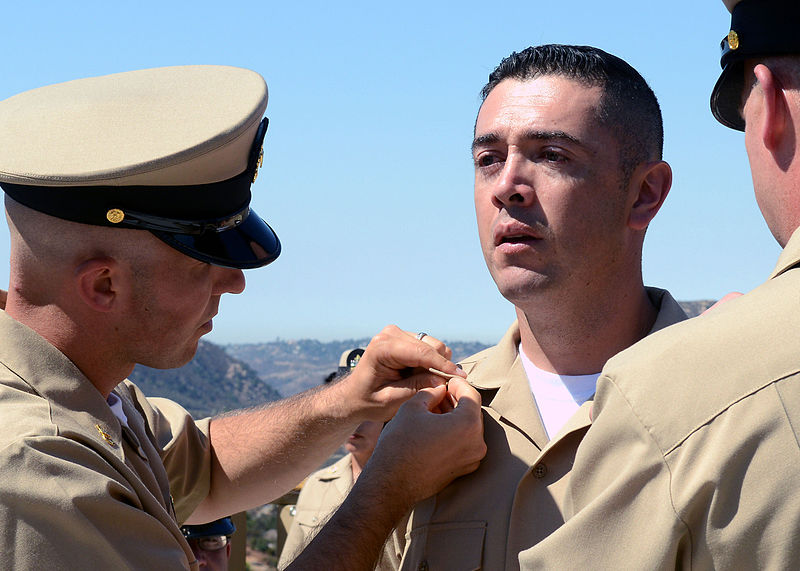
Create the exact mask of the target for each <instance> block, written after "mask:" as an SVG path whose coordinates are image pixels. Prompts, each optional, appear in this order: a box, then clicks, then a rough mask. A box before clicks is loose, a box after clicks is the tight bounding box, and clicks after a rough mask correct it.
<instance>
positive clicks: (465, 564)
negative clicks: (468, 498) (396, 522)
mask: <svg viewBox="0 0 800 571" xmlns="http://www.w3.org/2000/svg"><path fill="white" fill-rule="evenodd" d="M485 537H486V522H485V521H460V522H448V523H432V524H428V525H424V526H421V527H418V528H416V529H412V530H411V531H410V532H409V533H408V534H407V535H406V542H407V547H406V552H405V554H404V556H403V561H402V563H401V565H400V569H401V571H476V570H478V569H481V561H482V559H483V542H484V538H485Z"/></svg>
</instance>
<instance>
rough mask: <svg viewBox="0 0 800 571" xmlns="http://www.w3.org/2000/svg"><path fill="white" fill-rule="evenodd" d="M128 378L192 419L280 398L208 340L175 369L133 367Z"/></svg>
mask: <svg viewBox="0 0 800 571" xmlns="http://www.w3.org/2000/svg"><path fill="white" fill-rule="evenodd" d="M130 379H131V380H132V381H133V382H134V383H136V384H137V385H138V386H139V388H141V389H142V390H143V391H144V393H145V394H146V395H147V396H154V397H155V396H159V397H167V398H170V399H172V400H174V401H176V402H178V403H180V404H181V405H183V406H184V407H185V408H186V409H187V410H188V411H189V412H190V413H192V416H194V417H195V418H203V417H206V416H211V415H215V414H219V413H221V412H225V411H229V410H235V409H238V408H244V407H248V406H254V405H257V404H260V403H263V402H267V401H273V400H277V399H279V398H281V395H280V393H279V392H278V391H277V390H275V389H274V388H273V387H272V386H270V385H269V384H268V383H265V382H264V381H263V380H262V379H260V378H259V376H258V374H257V373H256V372H255V371H254V370H253V369H252V368H251V367H250V366H249V365H247V364H245V363H243V362H241V361H240V360H238V359H235V358H233V357H231V356H230V355H229V354H228V353H226V352H225V350H224V349H222V348H221V347H220V346H218V345H215V344H213V343H209V342H208V341H200V344H199V346H198V348H197V354H196V355H195V357H194V359H192V360H191V361H190V362H189V363H188V364H186V365H184V366H183V367H181V368H179V369H166V370H160V369H151V368H150V367H144V366H142V365H137V366H136V368H135V369H134V371H133V373H132V374H131V375H130Z"/></svg>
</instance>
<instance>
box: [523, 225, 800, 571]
mask: <svg viewBox="0 0 800 571" xmlns="http://www.w3.org/2000/svg"><path fill="white" fill-rule="evenodd" d="M798 264H800V233H798V232H795V234H794V236H793V237H792V238H791V240H790V241H789V243H788V244H787V246H786V248H785V249H784V252H783V254H782V255H781V258H780V260H779V263H778V266H777V267H776V269H775V271H774V272H773V274H772V276H771V278H770V279H769V280H768V281H767V282H766V283H765V284H763V285H761V286H759V287H758V288H756V289H755V290H753V291H752V292H750V293H748V294H747V295H745V296H743V297H740V298H737V299H734V300H732V301H730V302H728V303H726V304H723V305H722V306H720V307H719V308H716V309H714V310H713V311H711V312H710V313H708V314H706V315H703V316H701V317H698V318H696V319H692V320H690V321H688V322H686V323H685V324H681V325H679V326H676V327H672V328H670V329H668V330H666V331H664V332H662V333H660V334H657V335H653V336H652V337H650V338H648V339H645V340H644V341H642V342H641V343H639V344H637V345H635V346H634V347H632V348H631V349H629V350H627V351H624V352H622V353H620V354H619V355H618V356H617V357H615V358H614V359H612V360H611V361H609V362H608V364H607V366H606V368H605V370H604V373H603V376H601V378H600V380H599V381H598V388H597V395H596V400H595V421H594V424H593V426H592V429H591V430H590V431H589V433H588V434H587V436H586V438H585V439H584V441H583V443H582V444H581V446H580V448H579V450H578V454H577V455H576V458H575V467H574V469H573V477H572V480H571V482H570V483H569V485H568V489H567V501H566V502H565V509H566V511H565V515H566V517H567V522H566V524H564V525H563V526H562V527H561V529H559V530H558V531H557V532H556V533H554V534H553V535H551V536H550V537H549V538H547V539H546V540H545V541H543V542H542V543H540V544H539V545H537V546H535V547H533V548H532V549H529V550H527V551H524V552H522V553H521V554H520V564H521V566H522V568H523V569H585V568H589V567H590V568H595V569H676V568H682V569H695V570H703V569H800V493H798V489H799V488H800V446H798V430H800V351H798V348H800V327H798V315H800V268H798V267H797V266H798Z"/></svg>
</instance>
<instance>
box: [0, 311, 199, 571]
mask: <svg viewBox="0 0 800 571" xmlns="http://www.w3.org/2000/svg"><path fill="white" fill-rule="evenodd" d="M0 338H2V339H3V342H2V343H0V482H2V484H1V485H0V568H2V569H15V570H24V569H70V570H72V569H196V568H197V562H196V561H195V558H194V556H193V554H192V551H191V549H190V548H189V545H188V544H187V543H186V541H185V540H184V538H183V535H182V534H181V532H180V528H179V525H178V521H182V520H183V519H185V518H186V517H187V516H188V515H189V514H190V513H191V512H192V511H194V509H195V507H196V506H197V504H198V503H199V502H200V501H201V500H202V499H203V498H204V497H205V496H206V495H207V493H208V489H209V483H210V450H209V446H208V424H209V422H208V420H205V421H199V422H197V423H195V422H194V421H193V420H192V419H191V417H190V416H189V414H188V413H187V412H186V411H185V410H184V409H183V408H181V407H180V406H178V405H177V404H175V403H173V402H171V401H168V400H166V399H152V400H148V399H146V398H144V395H142V393H141V392H140V391H139V390H138V389H137V388H136V387H135V386H134V385H133V384H132V383H130V382H128V381H125V382H123V383H122V384H120V385H119V386H118V387H117V388H116V389H115V390H114V392H115V393H116V394H117V396H119V397H120V399H121V400H122V406H123V410H124V412H125V415H126V416H127V418H128V426H129V427H128V428H126V427H124V426H123V425H122V424H121V423H120V421H119V420H118V419H117V417H116V416H114V414H113V413H112V412H111V408H110V407H109V406H108V404H107V403H106V400H105V399H104V398H103V396H102V395H101V394H100V393H99V392H98V391H97V390H96V389H95V387H94V386H93V385H92V384H91V382H90V381H89V380H88V379H87V378H86V377H85V376H84V375H83V374H82V373H81V372H80V371H79V370H78V368H77V367H75V365H74V364H73V363H72V362H71V361H70V360H69V359H67V358H66V357H65V356H64V355H63V354H62V353H61V352H60V351H58V350H57V349H55V348H54V347H53V346H52V345H50V344H49V343H48V342H47V341H45V340H44V339H43V338H42V337H40V336H39V335H38V334H36V333H35V332H34V331H32V330H31V329H29V328H28V327H26V326H24V325H22V324H20V323H18V322H16V321H15V320H13V319H12V318H10V317H9V316H8V315H6V313H5V312H0ZM170 492H171V493H172V496H173V497H174V507H173V500H172V498H171V496H170ZM176 511H177V515H176Z"/></svg>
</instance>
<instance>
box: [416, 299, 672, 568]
mask: <svg viewBox="0 0 800 571" xmlns="http://www.w3.org/2000/svg"><path fill="white" fill-rule="evenodd" d="M648 294H649V295H650V298H651V300H652V301H653V303H654V304H655V305H656V306H657V307H659V313H658V317H657V319H656V322H655V324H654V326H653V329H652V331H656V330H658V329H661V328H663V327H666V326H668V325H671V324H673V323H675V322H677V321H680V320H682V319H685V318H686V315H685V313H684V312H683V310H682V309H681V308H680V306H679V305H678V304H677V302H676V301H675V300H673V299H672V297H671V296H670V295H669V293H667V292H665V291H663V290H656V289H653V288H648ZM652 331H651V332H652ZM518 345H519V328H518V326H517V325H516V324H515V325H513V326H512V327H511V329H510V330H509V331H508V332H507V333H506V335H505V336H504V337H503V339H502V340H501V341H500V343H498V344H497V345H496V346H494V347H491V348H489V349H486V350H484V351H481V352H480V353H477V354H476V355H474V356H473V357H470V358H469V359H466V360H465V361H463V362H462V363H461V364H462V367H463V368H464V370H465V371H466V372H467V373H468V375H469V376H468V380H469V382H470V383H471V384H472V385H473V386H475V388H477V389H478V391H479V392H480V394H481V398H482V400H483V420H484V438H485V440H486V444H487V447H488V451H487V454H486V457H485V458H484V459H483V461H482V462H481V465H480V467H479V468H478V470H476V471H475V472H473V473H472V474H468V475H466V476H463V477H461V478H458V479H457V480H455V481H454V482H453V483H452V484H450V485H449V486H448V487H447V488H445V489H444V490H443V491H442V492H440V493H439V494H438V495H436V496H433V497H431V498H428V499H427V500H424V501H422V502H421V503H419V504H417V505H416V506H415V508H414V510H413V512H412V515H411V518H410V520H409V524H408V526H407V529H406V532H407V533H406V537H405V542H406V546H405V552H404V553H403V558H402V563H401V568H402V569H403V570H405V571H412V570H413V571H416V570H418V569H430V570H431V571H437V570H442V569H444V570H448V571H449V570H458V571H467V570H472V569H485V570H490V571H496V570H502V569H516V568H517V566H518V563H517V553H518V552H519V551H520V550H521V549H522V548H524V547H526V546H530V545H534V544H535V543H536V542H538V541H540V540H541V539H543V538H544V537H546V536H547V535H549V534H550V533H551V532H552V531H553V530H555V529H557V528H558V526H560V525H561V524H562V523H563V522H564V517H563V515H562V511H563V504H564V501H565V500H564V490H565V488H566V485H567V482H568V481H569V474H570V469H571V467H572V462H573V459H574V456H575V451H576V450H577V448H578V444H580V442H581V439H582V438H583V437H584V435H585V434H586V432H587V430H588V428H589V426H590V420H589V411H590V409H591V401H590V402H587V403H585V404H584V405H583V406H581V408H580V409H579V410H578V411H577V412H576V413H575V414H574V415H573V417H572V418H571V419H570V420H569V421H568V422H567V424H566V425H565V426H564V427H563V428H562V429H561V431H560V432H559V433H558V434H556V435H555V436H554V437H553V439H552V440H548V438H547V432H546V431H545V428H544V425H543V424H542V421H541V419H540V417H539V414H538V409H537V407H536V403H535V402H534V399H533V395H532V394H531V390H530V385H529V383H528V378H527V376H526V375H525V370H524V369H523V366H522V363H521V361H520V360H519V356H518V353H517V347H518Z"/></svg>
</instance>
